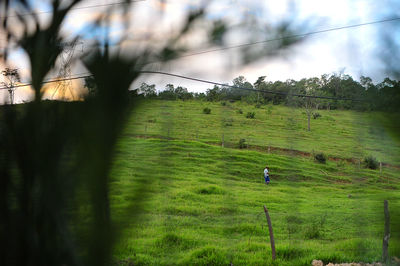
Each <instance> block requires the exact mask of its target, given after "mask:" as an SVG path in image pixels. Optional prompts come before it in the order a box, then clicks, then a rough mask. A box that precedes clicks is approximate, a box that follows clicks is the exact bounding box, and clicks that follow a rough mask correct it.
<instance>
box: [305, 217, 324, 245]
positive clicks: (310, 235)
mask: <svg viewBox="0 0 400 266" xmlns="http://www.w3.org/2000/svg"><path fill="white" fill-rule="evenodd" d="M326 218H327V214H324V215H321V216H320V217H319V219H318V220H317V219H316V218H315V217H314V218H313V221H312V222H311V223H310V224H309V225H308V226H307V227H306V228H305V231H304V236H305V237H306V239H319V238H321V237H322V235H323V232H324V229H325V223H326Z"/></svg>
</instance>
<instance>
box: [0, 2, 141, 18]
mask: <svg viewBox="0 0 400 266" xmlns="http://www.w3.org/2000/svg"><path fill="white" fill-rule="evenodd" d="M144 1H146V0H128V1H123V2H115V3H108V4H98V5H91V6H81V7H73V8H71V10H79V9H90V8H97V7H106V6H116V5H124V4H129V3H135V2H144ZM53 12H54V11H53V10H48V11H38V12H29V13H23V14H19V15H7V16H2V17H0V19H4V18H12V17H19V16H22V17H24V16H31V15H41V14H47V13H53Z"/></svg>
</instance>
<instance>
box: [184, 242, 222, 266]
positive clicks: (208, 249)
mask: <svg viewBox="0 0 400 266" xmlns="http://www.w3.org/2000/svg"><path fill="white" fill-rule="evenodd" d="M182 264H186V265H229V260H228V258H227V256H226V253H225V252H224V251H223V250H221V249H218V248H216V247H214V246H205V247H203V248H201V249H198V250H195V251H194V252H193V253H192V254H191V256H190V258H188V260H187V261H184V262H183V263H182Z"/></svg>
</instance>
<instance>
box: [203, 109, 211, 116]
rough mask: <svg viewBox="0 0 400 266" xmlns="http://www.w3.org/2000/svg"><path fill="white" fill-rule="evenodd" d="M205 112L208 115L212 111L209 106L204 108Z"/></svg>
mask: <svg viewBox="0 0 400 266" xmlns="http://www.w3.org/2000/svg"><path fill="white" fill-rule="evenodd" d="M203 113H204V114H206V115H208V114H210V113H211V109H210V108H208V107H206V108H204V109H203Z"/></svg>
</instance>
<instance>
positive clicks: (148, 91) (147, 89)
mask: <svg viewBox="0 0 400 266" xmlns="http://www.w3.org/2000/svg"><path fill="white" fill-rule="evenodd" d="M139 93H142V94H143V95H144V97H147V98H152V97H156V96H157V91H156V85H155V84H152V85H148V84H147V83H145V82H143V83H142V84H141V85H140V87H139Z"/></svg>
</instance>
